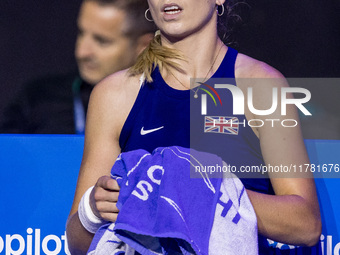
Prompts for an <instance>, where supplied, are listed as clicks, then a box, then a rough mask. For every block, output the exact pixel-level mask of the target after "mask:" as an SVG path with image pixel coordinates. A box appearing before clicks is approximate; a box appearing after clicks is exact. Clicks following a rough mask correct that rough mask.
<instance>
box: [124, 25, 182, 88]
mask: <svg viewBox="0 0 340 255" xmlns="http://www.w3.org/2000/svg"><path fill="white" fill-rule="evenodd" d="M175 60H185V58H184V56H183V54H182V53H181V52H180V51H178V50H175V49H171V48H169V47H165V46H162V42H161V35H160V32H159V30H158V31H157V32H156V34H155V37H154V38H153V40H151V42H150V44H149V45H148V46H147V47H146V48H145V49H144V51H143V52H142V53H141V54H140V55H139V56H138V58H137V60H136V63H135V64H134V65H133V66H132V67H131V68H130V70H129V73H130V74H131V75H138V74H142V73H143V74H144V77H145V79H146V81H147V82H152V77H151V73H152V71H153V70H155V68H156V67H158V68H159V69H160V70H164V69H165V70H169V68H175V69H177V70H181V68H180V65H179V64H178V63H176V62H175Z"/></svg>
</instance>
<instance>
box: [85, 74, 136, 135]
mask: <svg viewBox="0 0 340 255" xmlns="http://www.w3.org/2000/svg"><path fill="white" fill-rule="evenodd" d="M139 88H140V85H139V77H138V76H131V75H129V73H128V71H127V70H123V71H120V72H118V73H115V74H112V75H110V76H108V77H107V78H105V79H104V80H102V81H101V82H100V83H98V84H97V85H96V86H95V88H94V89H93V91H92V93H91V97H90V103H89V109H88V113H87V123H86V129H87V130H94V131H96V130H97V131H98V130H99V129H100V130H102V132H103V133H107V134H110V133H111V134H112V132H113V133H114V136H115V137H116V138H117V137H119V134H120V130H121V128H122V126H123V124H124V122H125V120H126V118H127V116H128V115H129V112H130V110H131V108H132V106H133V104H134V102H135V100H136V98H137V95H138V92H139ZM92 127H94V128H92ZM89 132H90V131H89Z"/></svg>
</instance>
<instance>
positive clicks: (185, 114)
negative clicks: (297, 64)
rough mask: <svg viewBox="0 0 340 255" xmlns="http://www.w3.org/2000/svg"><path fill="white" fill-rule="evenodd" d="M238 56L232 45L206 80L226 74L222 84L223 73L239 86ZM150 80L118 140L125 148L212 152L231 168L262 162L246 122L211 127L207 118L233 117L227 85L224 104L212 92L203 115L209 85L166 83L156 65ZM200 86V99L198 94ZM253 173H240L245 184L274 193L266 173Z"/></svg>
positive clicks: (251, 188)
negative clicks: (219, 128) (218, 128)
mask: <svg viewBox="0 0 340 255" xmlns="http://www.w3.org/2000/svg"><path fill="white" fill-rule="evenodd" d="M236 56H237V51H236V50H234V49H232V48H230V47H229V48H228V51H227V53H226V55H225V57H224V59H223V61H222V63H221V65H220V66H219V68H218V69H217V71H216V72H215V73H214V75H213V76H212V77H211V79H210V80H209V81H207V82H206V83H205V84H210V85H211V86H214V84H213V83H215V82H216V78H218V79H219V78H224V79H223V81H221V82H224V83H225V82H226V79H225V78H229V79H227V81H228V83H229V84H234V85H235V74H234V73H235V68H234V66H235V60H236ZM152 79H153V82H152V83H145V84H144V85H143V86H142V87H141V89H140V91H139V94H138V96H137V99H136V101H135V104H134V105H133V107H132V109H131V112H130V114H129V116H128V117H127V120H126V122H125V124H124V126H123V129H122V132H121V135H120V139H119V143H120V147H121V150H122V152H126V151H131V150H135V149H145V150H147V151H149V152H152V151H153V150H154V149H155V148H157V147H165V146H173V145H177V146H183V147H187V148H189V147H190V148H194V149H196V150H200V151H207V152H210V153H214V154H216V155H218V156H220V157H221V158H222V159H223V160H224V161H225V162H227V163H228V164H229V165H230V166H233V167H234V168H233V169H235V168H237V169H240V168H241V167H251V166H255V165H256V166H260V165H264V161H263V158H262V154H261V149H260V144H259V139H258V138H257V136H256V135H255V134H254V132H253V130H252V129H251V127H249V126H248V125H238V127H237V129H235V128H234V130H233V127H231V128H228V127H226V128H225V127H222V132H218V131H217V132H215V131H214V130H212V131H211V132H209V130H208V129H209V118H210V123H211V122H213V121H214V119H217V120H218V119H220V118H224V120H225V121H226V120H227V119H228V118H230V117H235V116H233V113H232V97H231V93H228V90H226V89H224V90H223V89H220V90H219V91H218V94H219V96H220V99H221V102H222V106H221V105H220V103H219V102H218V103H219V105H217V106H216V105H215V102H214V100H213V99H212V98H211V97H209V96H208V97H209V98H208V99H207V110H208V111H207V115H205V116H204V115H202V114H201V99H200V94H201V93H206V92H205V91H207V90H208V91H209V88H208V87H207V86H205V85H201V87H202V89H198V88H195V89H194V90H195V91H193V90H176V89H173V88H172V87H170V86H169V85H168V84H166V83H165V81H164V80H163V78H162V76H161V74H160V72H159V70H158V68H156V69H155V70H154V71H153V73H152ZM212 82H213V83H212ZM203 87H204V88H205V91H204V90H203ZM196 90H197V92H198V95H199V98H198V99H194V94H195V92H196ZM216 91H217V90H216ZM222 92H223V93H222ZM211 93H212V92H211ZM215 97H216V96H215ZM215 100H217V99H215ZM218 101H219V100H218ZM237 118H238V121H239V122H240V123H246V119H245V116H244V115H237ZM222 122H223V121H222ZM207 130H208V132H207ZM237 171H238V170H237ZM235 174H237V173H235ZM247 174H248V173H247ZM247 177H249V176H247ZM252 177H255V178H242V176H240V178H241V180H242V182H243V184H244V185H245V187H246V188H247V189H250V190H254V191H258V192H262V193H266V194H274V192H273V189H272V187H271V184H270V180H269V179H268V178H267V176H262V175H261V174H258V173H257V174H255V175H253V176H252ZM258 177H261V178H258ZM263 177H265V178H263Z"/></svg>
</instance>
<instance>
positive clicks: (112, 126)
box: [66, 73, 138, 254]
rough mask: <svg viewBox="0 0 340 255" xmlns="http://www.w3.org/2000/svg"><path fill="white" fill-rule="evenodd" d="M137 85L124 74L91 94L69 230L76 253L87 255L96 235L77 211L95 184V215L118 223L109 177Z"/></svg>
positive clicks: (113, 184) (92, 198) (92, 200)
mask: <svg viewBox="0 0 340 255" xmlns="http://www.w3.org/2000/svg"><path fill="white" fill-rule="evenodd" d="M133 82H135V80H133ZM133 82H132V81H131V79H128V78H127V77H126V75H125V74H124V73H119V74H118V75H115V76H114V77H109V78H108V79H105V80H104V81H102V82H101V83H100V84H98V85H96V87H95V88H94V90H93V92H92V94H91V99H90V104H89V110H88V114H87V121H86V133H85V145H84V153H83V159H82V163H81V168H80V171H79V176H78V181H77V187H76V192H75V196H74V201H73V204H72V208H71V211H70V215H69V218H68V221H67V227H66V232H67V239H68V245H69V249H70V252H71V253H72V254H86V252H87V250H88V248H89V246H90V243H91V241H92V238H93V234H91V233H90V232H88V231H87V230H86V229H85V228H84V227H83V226H82V224H81V222H80V220H79V217H78V212H77V210H78V205H79V202H80V200H81V198H82V196H83V194H84V193H85V191H86V190H87V189H88V188H89V187H91V186H93V185H95V188H94V189H93V191H92V192H91V195H90V204H91V208H92V211H93V212H94V214H95V215H96V216H97V217H99V218H101V219H104V220H107V221H113V222H114V221H115V220H116V217H117V213H118V209H117V207H116V202H117V199H118V191H119V187H118V185H117V183H116V181H114V180H113V179H111V178H110V177H109V176H110V171H111V168H112V166H113V164H114V162H115V160H116V158H117V156H118V155H119V153H120V147H119V135H120V131H121V128H122V126H123V124H124V122H125V119H126V117H127V115H128V112H129V111H130V109H131V106H132V104H133V101H134V98H135V96H136V93H137V91H134V90H133V89H131V88H130V90H128V89H127V88H129V84H133ZM137 83H138V80H137ZM123 85H124V86H123Z"/></svg>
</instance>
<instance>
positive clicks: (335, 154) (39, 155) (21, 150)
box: [0, 135, 340, 255]
mask: <svg viewBox="0 0 340 255" xmlns="http://www.w3.org/2000/svg"><path fill="white" fill-rule="evenodd" d="M83 143H84V138H83V137H82V136H76V135H0V181H1V185H0V254H34V255H39V254H65V253H66V251H67V245H66V242H65V223H66V219H67V216H68V213H69V210H70V207H71V204H72V199H73V195H74V190H75V184H76V181H77V176H78V169H79V166H80V162H81V157H82V152H83ZM306 146H307V150H308V153H309V155H310V158H311V163H314V164H317V165H318V164H340V141H331V140H306ZM339 176H340V173H337V174H334V175H327V176H325V177H332V178H317V179H315V181H316V184H317V190H318V196H319V200H320V204H321V211H322V220H323V231H322V236H321V241H320V245H319V247H320V249H321V252H320V251H318V252H317V249H314V250H308V251H307V250H305V251H303V252H302V251H301V253H299V254H324V255H338V254H339V250H340V238H339V233H340V198H339V194H340V192H339V187H340V180H339V178H338V177H339ZM273 245H277V244H273ZM282 254H286V253H282ZM287 254H290V253H287Z"/></svg>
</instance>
